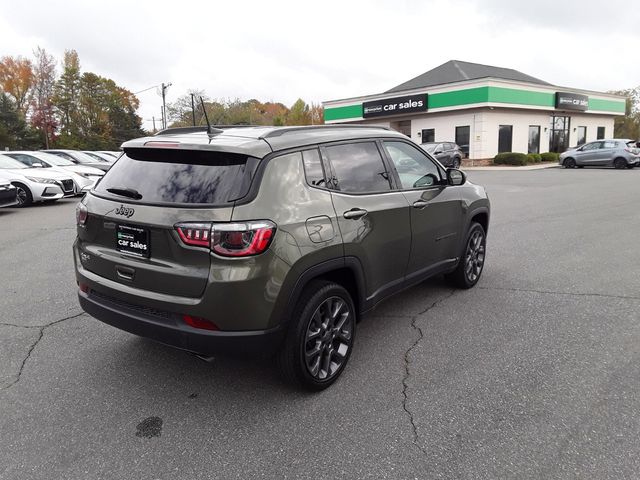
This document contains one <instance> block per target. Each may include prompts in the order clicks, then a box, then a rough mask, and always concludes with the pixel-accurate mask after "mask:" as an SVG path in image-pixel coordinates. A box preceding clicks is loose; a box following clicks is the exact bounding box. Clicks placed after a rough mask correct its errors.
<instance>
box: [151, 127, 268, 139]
mask: <svg viewBox="0 0 640 480" xmlns="http://www.w3.org/2000/svg"><path fill="white" fill-rule="evenodd" d="M259 126H260V125H211V130H213V131H215V130H225V129H227V128H247V127H259ZM208 128H209V127H207V126H206V125H198V126H195V127H170V128H165V129H164V130H160V131H158V132H156V136H157V135H174V134H180V133H197V132H207V131H208Z"/></svg>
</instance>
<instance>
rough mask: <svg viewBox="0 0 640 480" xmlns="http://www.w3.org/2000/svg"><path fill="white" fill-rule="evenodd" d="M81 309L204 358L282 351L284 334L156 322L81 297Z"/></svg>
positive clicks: (277, 331)
mask: <svg viewBox="0 0 640 480" xmlns="http://www.w3.org/2000/svg"><path fill="white" fill-rule="evenodd" d="M78 299H79V301H80V306H81V307H82V309H83V310H84V311H85V312H87V313H88V314H89V315H91V316H92V317H94V318H96V319H97V320H100V321H101V322H104V323H106V324H109V325H111V326H113V327H116V328H119V329H120V330H124V331H126V332H129V333H133V334H134V335H139V336H141V337H146V338H149V339H151V340H155V341H157V342H160V343H163V344H165V345H168V346H171V347H174V348H178V349H180V350H186V351H189V352H192V353H197V354H200V355H207V356H209V355H226V356H240V357H266V356H271V355H273V354H274V353H275V352H276V351H277V350H278V348H279V347H280V345H281V343H282V340H283V337H284V331H283V329H280V328H276V329H271V330H257V331H239V332H229V331H225V332H221V331H209V330H199V329H195V328H192V327H190V326H188V325H187V324H184V325H183V324H182V323H181V322H180V323H179V322H177V321H174V320H171V319H170V320H167V319H162V318H154V317H152V316H150V315H149V316H147V315H144V314H142V313H140V312H137V311H133V310H131V311H129V310H128V309H127V310H126V311H125V309H124V308H122V307H120V306H118V305H116V304H110V302H107V301H103V300H102V299H98V298H95V299H94V298H92V297H91V296H90V295H86V294H84V293H82V292H79V293H78Z"/></svg>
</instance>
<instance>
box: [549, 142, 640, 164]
mask: <svg viewBox="0 0 640 480" xmlns="http://www.w3.org/2000/svg"><path fill="white" fill-rule="evenodd" d="M639 153H640V150H639V149H638V148H636V142H635V140H628V139H618V138H613V139H610V140H597V141H595V142H589V143H585V144H584V145H581V146H580V147H574V148H571V149H569V150H567V151H566V152H564V153H562V154H560V159H559V162H560V165H562V166H564V167H565V168H576V167H578V168H582V167H596V166H599V167H602V166H605V167H615V168H633V167H635V166H637V165H638V164H639V163H640V156H638V154H639Z"/></svg>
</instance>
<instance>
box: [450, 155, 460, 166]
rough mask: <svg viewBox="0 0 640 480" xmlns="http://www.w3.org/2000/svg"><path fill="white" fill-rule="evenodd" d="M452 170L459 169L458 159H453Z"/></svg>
mask: <svg viewBox="0 0 640 480" xmlns="http://www.w3.org/2000/svg"><path fill="white" fill-rule="evenodd" d="M452 167H453V168H460V159H459V158H458V157H456V158H454V159H453V165H452Z"/></svg>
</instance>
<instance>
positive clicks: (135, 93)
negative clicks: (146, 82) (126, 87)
mask: <svg viewBox="0 0 640 480" xmlns="http://www.w3.org/2000/svg"><path fill="white" fill-rule="evenodd" d="M159 86H160V85H154V86H153V87H149V88H145V89H144V90H140V91H139V92H134V93H133V94H134V95H138V94H139V93H142V92H146V91H147V90H151V89H152V88H158V87H159Z"/></svg>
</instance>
